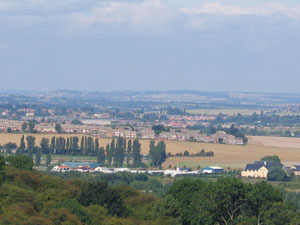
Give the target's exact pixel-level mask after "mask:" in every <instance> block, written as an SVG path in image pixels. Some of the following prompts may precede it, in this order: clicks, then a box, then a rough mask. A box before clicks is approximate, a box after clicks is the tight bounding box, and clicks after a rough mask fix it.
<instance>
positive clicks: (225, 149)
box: [0, 133, 300, 168]
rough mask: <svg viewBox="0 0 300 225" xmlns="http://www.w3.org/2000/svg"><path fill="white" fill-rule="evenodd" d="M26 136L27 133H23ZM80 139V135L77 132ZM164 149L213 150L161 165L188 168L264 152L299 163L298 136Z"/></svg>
mask: <svg viewBox="0 0 300 225" xmlns="http://www.w3.org/2000/svg"><path fill="white" fill-rule="evenodd" d="M26 135H28V134H26ZM31 135H33V136H35V137H36V143H39V142H40V140H41V139H42V137H47V138H51V137H52V136H64V137H70V136H76V135H71V134H55V135H54V134H31ZM21 136H22V134H7V133H2V134H0V144H1V145H3V144H6V143H7V142H15V143H17V144H19V143H20V139H21ZM77 136H78V137H79V138H81V136H82V135H77ZM110 141H111V139H100V146H105V145H106V144H107V143H109V142H110ZM140 142H141V145H142V153H144V154H147V153H148V151H149V140H140ZM165 142H166V145H167V152H171V153H173V154H176V153H179V152H181V153H183V152H184V151H185V150H187V151H189V152H190V153H197V152H200V151H201V149H205V150H206V151H213V152H214V154H215V156H214V157H171V158H168V160H167V161H166V162H165V164H164V167H168V166H169V165H172V166H174V165H176V164H177V163H179V164H180V165H186V166H191V167H197V166H198V165H200V166H201V167H203V166H207V165H219V166H223V167H225V168H227V167H231V168H243V167H244V166H245V164H246V163H250V162H253V161H255V160H259V159H260V158H262V157H263V156H266V155H278V156H279V157H280V159H281V160H282V162H283V163H284V164H285V165H292V164H300V139H299V138H298V139H297V138H278V137H249V143H250V144H249V145H247V146H237V145H223V144H207V143H197V142H187V141H165Z"/></svg>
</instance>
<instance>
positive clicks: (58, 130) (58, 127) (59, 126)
mask: <svg viewBox="0 0 300 225" xmlns="http://www.w3.org/2000/svg"><path fill="white" fill-rule="evenodd" d="M55 131H56V132H57V133H59V134H60V133H61V132H62V127H61V125H60V124H59V123H57V124H55Z"/></svg>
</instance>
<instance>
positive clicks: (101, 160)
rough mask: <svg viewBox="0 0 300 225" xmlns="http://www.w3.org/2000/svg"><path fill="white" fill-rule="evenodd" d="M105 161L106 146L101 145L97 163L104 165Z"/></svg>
mask: <svg viewBox="0 0 300 225" xmlns="http://www.w3.org/2000/svg"><path fill="white" fill-rule="evenodd" d="M104 162H105V152H104V148H103V147H100V149H99V150H98V151H97V163H99V164H100V165H101V166H102V165H104Z"/></svg>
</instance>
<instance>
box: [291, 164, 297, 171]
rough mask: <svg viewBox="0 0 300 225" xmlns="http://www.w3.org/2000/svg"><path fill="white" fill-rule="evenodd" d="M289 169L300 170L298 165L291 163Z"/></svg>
mask: <svg viewBox="0 0 300 225" xmlns="http://www.w3.org/2000/svg"><path fill="white" fill-rule="evenodd" d="M289 169H290V170H291V171H300V165H292V166H291V167H290V168H289Z"/></svg>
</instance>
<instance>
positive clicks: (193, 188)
mask: <svg viewBox="0 0 300 225" xmlns="http://www.w3.org/2000/svg"><path fill="white" fill-rule="evenodd" d="M102 150H103V149H102ZM24 157H27V158H26V159H25V158H24ZM5 161H7V162H8V163H9V164H8V165H5ZM26 162H28V156H24V155H16V156H15V157H8V158H6V159H4V158H3V157H1V156H0V185H1V188H0V196H1V198H0V225H4V224H21V225H25V224H33V225H34V224H46V225H47V224H49V225H56V224H59V225H63V224H80V225H115V224H120V225H132V224H141V225H161V224H163V225H215V224H219V225H254V224H261V225H263V224H266V225H282V224H289V225H298V224H300V216H299V215H300V212H299V209H298V207H297V206H296V205H297V204H290V201H285V200H284V199H285V198H284V196H285V195H283V194H282V192H281V191H280V190H279V189H277V188H275V187H273V186H272V185H270V184H269V183H267V182H266V181H262V182H258V183H254V184H249V183H243V182H242V181H241V180H239V179H237V178H221V179H217V180H215V181H213V182H207V181H204V180H201V179H175V181H174V183H173V184H172V185H171V186H170V187H169V188H168V189H165V190H167V192H160V190H162V189H163V188H164V187H163V186H162V183H161V182H160V179H159V178H157V179H156V178H153V177H151V178H150V177H149V179H148V176H147V175H146V174H97V175H95V174H93V175H92V176H89V178H88V179H81V178H83V177H85V178H87V176H88V174H86V173H78V176H79V177H78V178H77V179H69V180H68V181H65V180H63V179H61V178H59V177H56V176H49V175H45V174H41V173H39V172H37V171H35V170H30V168H29V170H24V169H28V167H27V166H24V165H26V164H27V163H26ZM31 165H32V159H31ZM13 166H14V167H18V168H23V169H16V168H14V167H13ZM74 175H76V174H74ZM59 176H61V177H63V176H68V174H67V173H60V174H59ZM122 181H123V182H122ZM122 183H123V184H122ZM124 183H125V184H129V183H130V185H131V186H133V187H136V188H138V189H139V190H142V191H136V190H135V189H133V188H131V187H129V186H127V185H125V184H124ZM120 184H121V185H120ZM155 190H157V192H156V191H155ZM143 192H151V193H156V194H157V195H156V196H159V197H154V196H152V195H150V194H145V193H143ZM293 199H295V198H293ZM297 199H298V201H299V198H297ZM298 205H299V204H298Z"/></svg>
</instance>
